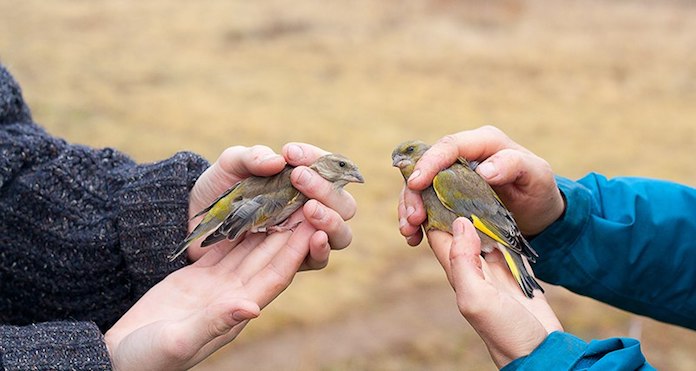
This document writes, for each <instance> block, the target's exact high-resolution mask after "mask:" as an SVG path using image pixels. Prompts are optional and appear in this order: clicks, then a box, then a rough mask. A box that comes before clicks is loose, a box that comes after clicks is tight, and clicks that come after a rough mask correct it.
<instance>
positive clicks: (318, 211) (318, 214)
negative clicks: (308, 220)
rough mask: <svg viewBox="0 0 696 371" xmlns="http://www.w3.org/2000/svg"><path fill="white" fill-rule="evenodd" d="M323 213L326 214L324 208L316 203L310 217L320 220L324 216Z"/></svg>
mask: <svg viewBox="0 0 696 371" xmlns="http://www.w3.org/2000/svg"><path fill="white" fill-rule="evenodd" d="M324 215H326V212H325V211H324V208H323V207H321V206H320V205H319V204H318V203H317V206H316V207H315V208H314V212H313V213H312V218H314V219H320V220H321V219H323V218H324Z"/></svg>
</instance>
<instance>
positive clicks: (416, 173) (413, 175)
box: [408, 170, 421, 182]
mask: <svg viewBox="0 0 696 371" xmlns="http://www.w3.org/2000/svg"><path fill="white" fill-rule="evenodd" d="M420 175H421V171H420V170H416V171H414V172H413V174H411V176H410V177H408V181H409V182H411V181H413V180H414V179H416V178H418V177H419V176H420Z"/></svg>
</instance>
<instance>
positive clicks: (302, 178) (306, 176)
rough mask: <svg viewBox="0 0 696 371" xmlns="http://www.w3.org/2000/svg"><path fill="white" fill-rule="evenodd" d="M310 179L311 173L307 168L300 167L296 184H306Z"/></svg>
mask: <svg viewBox="0 0 696 371" xmlns="http://www.w3.org/2000/svg"><path fill="white" fill-rule="evenodd" d="M310 179H312V173H311V172H310V171H309V169H302V172H300V175H299V176H298V177H297V184H299V185H306V184H308V183H309V181H310Z"/></svg>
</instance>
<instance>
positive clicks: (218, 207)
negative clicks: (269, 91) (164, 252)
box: [169, 153, 365, 260]
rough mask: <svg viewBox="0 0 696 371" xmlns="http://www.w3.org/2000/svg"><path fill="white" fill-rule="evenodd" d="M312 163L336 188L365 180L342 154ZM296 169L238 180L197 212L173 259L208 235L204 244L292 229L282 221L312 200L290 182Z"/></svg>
mask: <svg viewBox="0 0 696 371" xmlns="http://www.w3.org/2000/svg"><path fill="white" fill-rule="evenodd" d="M309 167H310V168H311V169H312V170H314V171H316V172H317V173H318V174H319V175H321V176H322V177H323V178H324V179H326V180H328V181H329V182H331V183H333V184H334V186H335V187H336V188H342V187H344V186H345V185H346V184H348V183H364V182H365V180H364V178H363V176H362V175H361V174H360V171H359V170H358V167H357V165H355V163H354V162H353V161H351V160H350V159H348V158H346V157H345V156H342V155H339V154H333V153H331V154H327V155H324V156H322V157H319V158H318V159H317V160H316V161H315V162H314V163H313V164H312V165H310V166H309ZM293 169H294V167H293V166H290V165H286V166H285V168H284V169H283V170H282V171H281V172H279V173H278V174H275V175H273V176H269V177H258V176H251V177H248V178H245V179H243V180H241V181H239V182H237V183H236V184H235V185H233V186H232V187H231V188H230V189H228V190H227V191H225V192H224V193H223V194H222V195H220V197H218V199H216V200H215V201H213V203H211V204H210V206H208V207H206V208H205V209H203V210H201V211H200V212H199V213H198V214H196V215H195V216H194V218H196V217H199V216H201V215H204V214H205V217H203V220H201V222H200V223H199V224H198V225H197V226H196V228H194V229H193V231H192V232H191V233H190V234H189V235H188V236H187V237H186V239H184V240H183V241H182V242H181V243H180V244H179V245H178V246H177V247H176V249H175V250H174V251H173V252H172V254H171V255H169V259H170V260H174V259H175V258H176V257H177V256H179V255H180V254H181V253H183V252H184V251H186V248H188V246H189V245H190V244H191V243H192V242H193V241H195V240H197V239H199V238H201V237H203V236H206V235H207V237H206V238H205V239H204V240H203V242H202V243H201V247H205V246H210V245H212V244H214V243H216V242H219V241H222V240H224V239H229V240H232V241H235V240H237V239H239V238H241V237H242V236H244V234H245V233H247V232H250V233H259V232H271V231H281V230H286V229H288V228H287V227H286V226H283V225H282V223H283V222H285V220H286V219H287V218H288V217H290V215H292V213H294V212H295V211H296V210H297V209H299V208H300V207H301V206H302V205H304V203H305V202H307V200H308V198H307V197H306V196H305V195H304V194H302V193H301V192H300V191H298V190H297V189H296V188H295V187H293V185H292V183H291V182H290V173H291V172H292V170H293ZM211 231H212V233H211Z"/></svg>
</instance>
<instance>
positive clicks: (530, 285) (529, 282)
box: [501, 247, 544, 299]
mask: <svg viewBox="0 0 696 371" xmlns="http://www.w3.org/2000/svg"><path fill="white" fill-rule="evenodd" d="M501 251H502V252H503V257H505V262H506V263H507V265H508V268H510V272H512V276H513V277H514V278H515V281H517V283H518V284H519V285H520V288H522V291H523V292H524V295H525V296H526V297H528V298H530V299H531V298H533V297H534V290H535V289H536V290H539V291H541V292H544V289H543V288H541V286H540V285H539V283H538V282H537V281H536V279H534V276H532V275H531V274H529V271H527V267H526V265H525V263H524V259H523V258H522V256H520V255H519V254H517V253H514V252H510V251H509V250H508V249H507V248H506V247H503V248H502V249H501Z"/></svg>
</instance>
